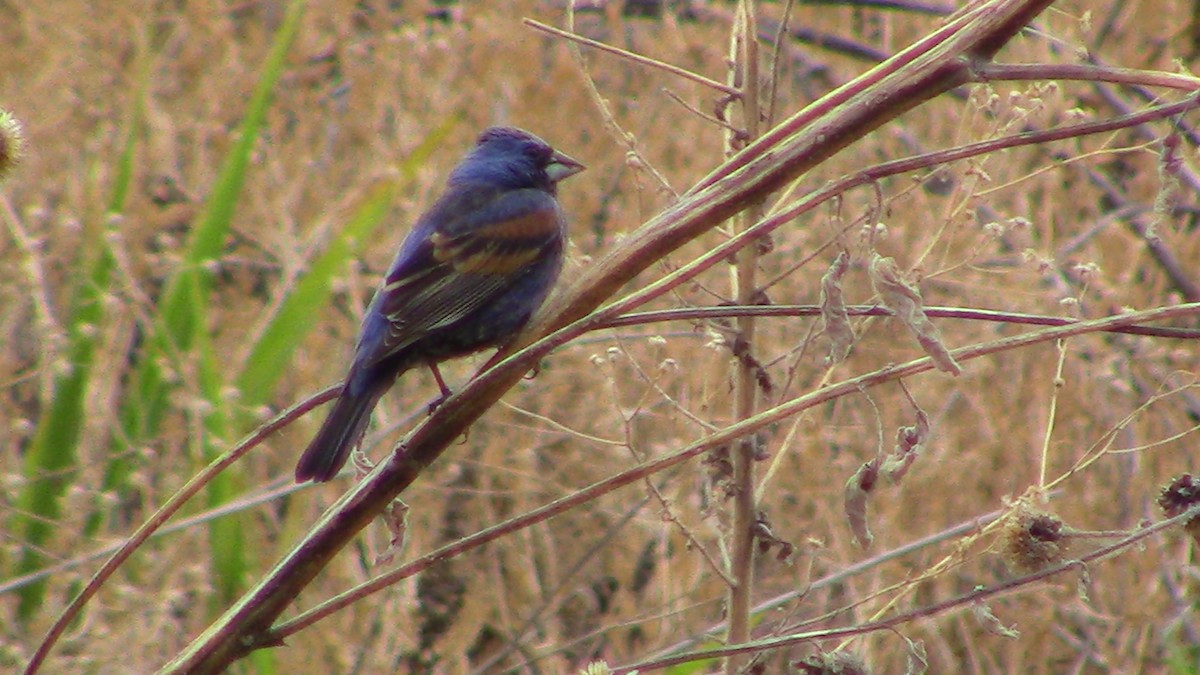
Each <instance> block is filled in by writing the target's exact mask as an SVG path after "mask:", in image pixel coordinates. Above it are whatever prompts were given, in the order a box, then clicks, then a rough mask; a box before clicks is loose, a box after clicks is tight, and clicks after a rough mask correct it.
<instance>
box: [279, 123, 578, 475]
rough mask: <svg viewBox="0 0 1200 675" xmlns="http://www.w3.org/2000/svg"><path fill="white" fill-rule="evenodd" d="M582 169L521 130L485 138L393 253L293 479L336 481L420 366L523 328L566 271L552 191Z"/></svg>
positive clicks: (561, 222)
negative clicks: (385, 403)
mask: <svg viewBox="0 0 1200 675" xmlns="http://www.w3.org/2000/svg"><path fill="white" fill-rule="evenodd" d="M582 170H583V165H582V164H580V163H579V162H577V161H575V160H573V159H571V158H570V157H568V156H566V155H564V154H562V153H560V152H556V151H555V150H554V149H553V148H551V147H550V146H549V145H547V144H546V143H545V142H544V141H542V140H541V139H540V138H538V137H536V136H534V135H533V134H530V133H528V132H525V131H522V130H520V129H513V128H509V127H492V128H489V129H487V130H485V131H484V132H483V134H481V135H480V137H479V140H478V142H477V143H476V144H475V147H474V149H472V150H471V152H470V153H469V154H468V155H467V156H466V157H465V158H464V159H463V161H462V162H461V163H460V164H459V165H458V166H457V167H456V168H455V169H454V170H453V171H452V172H451V173H450V178H449V180H448V181H447V187H446V191H445V192H444V193H443V195H442V196H441V198H439V199H438V200H437V202H436V203H434V205H433V206H432V207H430V209H429V210H428V211H427V212H425V214H424V215H422V216H421V217H420V218H419V219H418V220H417V222H416V224H415V225H414V226H413V229H412V231H411V232H410V233H409V234H408V236H407V237H406V238H405V240H404V243H402V244H401V245H400V250H399V252H398V253H397V254H396V258H395V260H393V261H392V264H391V266H390V267H389V268H388V272H387V275H386V276H385V277H384V281H383V285H382V286H381V287H380V288H379V290H378V291H377V292H376V294H375V298H374V300H372V301H371V305H370V307H369V308H368V309H367V314H366V316H365V317H364V318H363V323H362V329H361V332H360V335H359V339H358V346H357V348H356V349H355V354H354V361H353V362H352V364H351V366H350V371H349V373H348V374H347V375H346V381H345V384H344V386H343V389H342V393H341V394H340V396H339V397H338V399H337V401H336V402H335V403H334V405H333V408H332V410H330V412H329V416H328V417H327V418H326V419H325V423H324V424H323V425H322V426H321V430H320V431H318V432H317V435H316V437H315V438H313V440H312V442H311V443H310V444H309V446H308V448H307V449H306V450H305V451H304V454H303V455H302V456H301V457H300V461H299V463H298V464H297V465H296V480H297V481H306V480H316V481H327V480H329V479H331V478H333V476H334V475H335V474H337V472H338V470H339V469H341V467H342V465H343V464H345V463H346V458H347V457H348V456H349V454H350V450H351V449H352V448H353V447H354V446H355V445H356V444H357V443H358V442H359V441H360V440H361V439H362V436H363V433H364V432H365V431H366V428H367V423H368V422H369V421H370V418H371V411H372V410H374V408H375V404H376V403H378V401H379V398H380V397H381V396H382V395H383V394H384V392H386V391H387V390H388V389H389V388H391V386H392V384H393V383H394V382H395V380H396V378H397V377H399V376H400V375H401V374H402V373H404V372H405V371H406V370H408V369H410V368H413V367H416V366H419V365H421V364H427V365H429V366H431V367H433V368H434V372H435V374H436V364H437V362H438V361H441V360H444V359H447V358H453V357H456V356H462V355H465V354H469V353H471V352H475V351H478V350H480V349H486V348H488V347H493V346H497V345H500V344H502V343H503V342H505V341H506V340H508V339H509V338H511V337H512V336H513V335H515V334H516V333H517V332H518V331H520V330H521V328H522V327H523V326H524V325H525V323H526V322H527V321H528V320H529V317H530V316H531V315H532V314H533V312H534V311H535V310H536V309H537V308H538V307H539V306H540V305H541V304H542V301H543V300H545V299H546V295H547V294H548V293H549V291H550V288H551V287H552V286H553V285H554V281H555V280H556V279H557V277H558V273H559V270H560V269H561V268H562V257H563V247H564V244H565V237H566V233H565V228H566V219H565V218H564V216H563V213H562V209H561V208H560V207H559V205H558V200H557V198H556V194H557V191H556V187H557V184H558V182H559V181H560V180H563V179H565V178H568V177H570V176H573V175H575V174H576V173H579V172H580V171H582ZM438 381H439V383H440V382H441V379H440V377H439V378H438ZM443 393H445V392H443Z"/></svg>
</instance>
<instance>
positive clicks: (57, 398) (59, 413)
mask: <svg viewBox="0 0 1200 675" xmlns="http://www.w3.org/2000/svg"><path fill="white" fill-rule="evenodd" d="M147 63H148V60H147ZM149 76H150V70H149V68H148V67H145V68H143V69H142V73H141V76H140V78H139V84H138V89H137V92H136V94H135V96H134V98H133V104H132V106H131V108H130V113H129V121H128V123H127V125H126V134H125V140H124V143H123V147H122V149H121V153H120V154H119V155H118V157H117V161H116V173H115V175H114V178H113V185H112V193H111V195H110V197H109V200H108V204H107V208H106V209H105V212H104V214H103V215H102V216H101V217H100V222H97V223H94V224H93V225H92V227H90V228H89V231H90V235H89V237H88V239H87V243H86V244H85V245H83V246H81V247H80V248H79V258H78V261H77V262H78V264H79V266H80V268H82V269H87V270H88V272H87V273H86V274H85V275H84V276H83V278H82V280H81V281H80V282H79V283H78V284H77V285H76V287H75V289H74V290H73V292H72V294H71V297H72V299H73V302H72V303H71V306H70V310H69V314H68V317H67V318H66V320H65V324H66V328H67V350H66V358H67V359H68V363H69V364H70V367H69V369H67V370H66V372H64V373H62V374H60V375H58V376H57V377H56V378H55V381H54V385H53V389H52V392H53V393H52V398H51V400H50V402H49V405H48V406H47V408H46V410H45V411H44V413H43V414H42V415H41V416H40V418H39V419H38V424H37V429H36V430H35V432H34V436H33V439H32V441H31V442H30V444H29V447H28V449H27V451H26V454H25V466H24V475H25V476H26V478H27V479H28V483H27V484H26V485H25V488H24V490H23V491H22V492H21V494H20V495H18V496H17V498H16V504H17V508H16V509H15V510H14V516H13V519H12V520H11V521H10V523H9V528H10V531H11V532H21V533H22V534H21V535H19V536H18V541H22V542H24V547H23V548H24V550H23V553H22V555H21V559H20V561H19V562H18V563H17V566H16V570H15V573H14V576H21V575H23V574H28V573H30V572H34V571H37V570H38V569H40V568H41V567H43V566H44V565H45V564H46V562H47V561H46V559H45V556H43V555H42V553H41V551H42V550H43V546H44V544H45V543H46V542H47V541H48V540H49V538H50V537H51V536H53V533H54V528H55V527H57V523H58V520H59V517H60V516H61V514H62V512H61V502H62V497H63V494H64V493H65V492H66V490H67V488H68V487H69V486H70V484H71V481H72V478H73V474H74V471H73V469H74V467H75V465H76V463H77V462H78V453H79V447H78V446H79V440H80V434H81V433H82V431H83V416H84V401H85V399H86V396H87V390H88V385H89V383H90V382H91V375H92V368H93V366H94V356H95V351H96V337H95V336H96V334H97V332H98V331H97V327H98V326H100V324H101V323H102V322H103V321H104V318H105V315H104V302H105V297H106V296H107V295H109V293H110V289H109V284H110V280H111V277H112V271H113V269H114V267H115V259H114V257H113V254H112V250H111V249H110V248H109V245H108V237H107V234H108V229H109V226H108V223H109V222H110V219H111V217H112V216H113V215H114V214H119V213H121V212H123V211H124V210H125V205H126V200H127V199H128V196H129V191H130V186H131V184H132V182H133V174H134V164H135V160H136V157H137V139H138V136H139V134H140V133H141V126H142V118H143V116H144V112H145V97H146V92H147V84H148V82H149ZM89 257H91V258H92V260H90V261H89V260H88V258H89ZM89 268H90V269H89ZM45 588H46V586H45V582H44V581H39V582H37V583H34V584H30V585H29V586H27V587H25V588H23V589H22V590H21V592H20V601H19V603H18V607H17V616H18V617H19V618H20V619H21V620H28V619H30V618H32V617H33V616H34V614H35V613H36V611H37V609H38V607H40V605H41V604H42V599H43V597H44V595H45Z"/></svg>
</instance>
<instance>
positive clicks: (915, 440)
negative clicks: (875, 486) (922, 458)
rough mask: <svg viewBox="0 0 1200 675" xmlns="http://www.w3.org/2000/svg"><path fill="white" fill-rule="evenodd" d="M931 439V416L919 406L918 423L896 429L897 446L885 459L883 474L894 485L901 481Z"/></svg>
mask: <svg viewBox="0 0 1200 675" xmlns="http://www.w3.org/2000/svg"><path fill="white" fill-rule="evenodd" d="M927 440H929V416H928V415H926V414H925V411H924V410H921V409H920V408H917V423H916V424H914V425H913V426H911V427H900V428H899V429H897V430H896V447H895V449H893V450H892V454H890V455H888V456H887V458H886V459H884V461H883V468H882V471H883V475H884V477H885V478H887V479H888V482H889V483H892V484H893V485H895V484H897V483H899V482H900V480H901V479H902V478H904V475H905V474H906V473H908V470H909V468H911V467H912V464H913V462H915V461H916V459H917V456H918V455H920V454H921V450H922V448H924V447H925V442H926V441H927Z"/></svg>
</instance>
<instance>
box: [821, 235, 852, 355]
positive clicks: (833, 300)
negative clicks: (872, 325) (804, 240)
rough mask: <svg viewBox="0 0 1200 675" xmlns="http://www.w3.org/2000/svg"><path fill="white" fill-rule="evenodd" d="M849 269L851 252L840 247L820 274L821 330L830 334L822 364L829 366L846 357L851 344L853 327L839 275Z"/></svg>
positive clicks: (844, 274) (826, 334)
mask: <svg viewBox="0 0 1200 675" xmlns="http://www.w3.org/2000/svg"><path fill="white" fill-rule="evenodd" d="M848 269H850V256H849V255H848V254H847V253H846V252H845V251H842V252H841V253H839V254H838V257H837V258H836V259H834V261H833V264H832V265H830V266H829V270H828V271H827V272H825V275H824V276H822V277H821V323H822V327H821V332H822V333H824V334H825V337H827V338H829V354H828V355H826V357H825V365H829V366H832V365H834V364H837V363H841V362H842V361H845V360H846V357H847V356H849V355H850V348H851V347H853V346H854V328H853V327H852V326H851V325H850V315H849V314H847V312H846V301H845V299H844V298H843V297H842V277H844V276H846V270H848Z"/></svg>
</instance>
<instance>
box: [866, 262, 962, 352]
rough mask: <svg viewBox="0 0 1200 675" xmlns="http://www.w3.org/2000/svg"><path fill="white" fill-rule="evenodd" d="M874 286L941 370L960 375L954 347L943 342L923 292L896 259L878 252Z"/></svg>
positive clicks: (887, 305) (872, 273)
mask: <svg viewBox="0 0 1200 675" xmlns="http://www.w3.org/2000/svg"><path fill="white" fill-rule="evenodd" d="M870 274H871V285H872V286H874V287H875V292H876V293H878V294H879V297H880V298H881V299H882V300H883V304H884V305H885V306H886V307H887V308H888V309H890V310H892V313H893V314H895V316H896V318H897V319H900V321H902V322H903V323H904V325H905V326H907V327H908V329H909V330H910V331H912V333H913V335H915V336H916V338H917V342H918V343H919V344H920V345H921V349H923V350H925V353H926V354H928V355H929V358H931V359H933V363H934V365H936V366H937V369H938V370H941V371H943V372H947V373H950V374H951V375H958V374H960V373H962V367H961V366H959V365H958V362H957V361H955V360H954V357H953V356H951V355H950V350H949V349H947V348H946V344H945V343H944V342H943V341H942V334H941V332H940V331H938V329H937V326H935V325H933V322H932V321H930V320H929V317H928V316H927V315H926V314H925V301H924V300H923V299H922V298H921V292H920V291H918V290H917V288H916V287H915V286H913V285H912V284H911V283H909V282H908V281H907V280H906V279H904V277H903V275H901V273H900V268H899V267H897V266H896V261H895V260H892V259H891V258H885V257H883V256H881V255H879V254H878V253H876V254H875V255H874V256H873V257H872V258H871V266H870Z"/></svg>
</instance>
